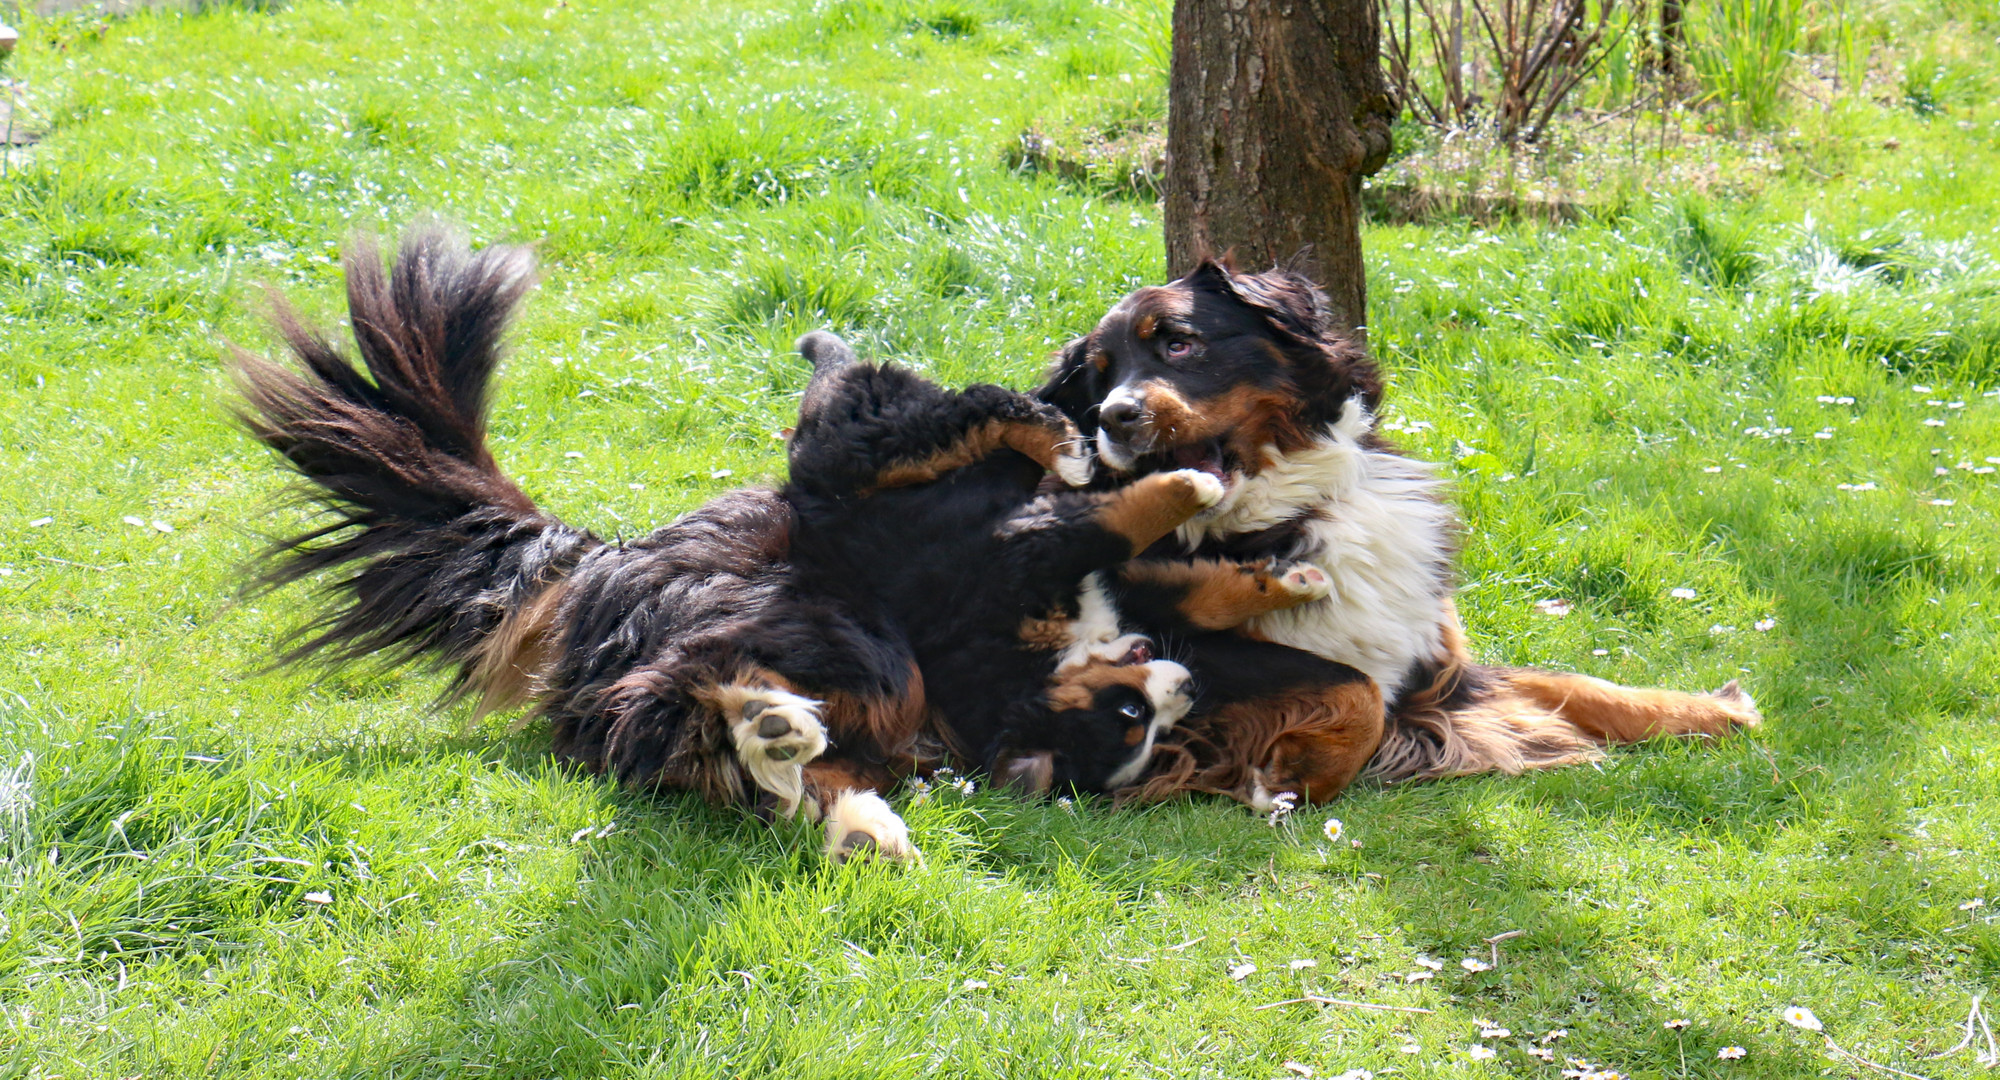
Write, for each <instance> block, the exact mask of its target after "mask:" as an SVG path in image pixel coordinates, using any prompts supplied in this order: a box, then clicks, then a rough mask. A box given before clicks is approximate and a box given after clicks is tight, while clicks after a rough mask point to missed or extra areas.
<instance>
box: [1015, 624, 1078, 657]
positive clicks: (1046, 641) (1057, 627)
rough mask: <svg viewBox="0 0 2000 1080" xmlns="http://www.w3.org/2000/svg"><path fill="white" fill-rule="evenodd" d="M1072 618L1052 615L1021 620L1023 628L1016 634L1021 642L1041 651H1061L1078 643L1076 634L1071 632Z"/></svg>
mask: <svg viewBox="0 0 2000 1080" xmlns="http://www.w3.org/2000/svg"><path fill="white" fill-rule="evenodd" d="M1071 621H1072V620H1069V619H1065V618H1060V617H1052V618H1046V619H1035V618H1028V619H1022V620H1021V629H1020V630H1018V631H1016V634H1017V635H1018V636H1019V637H1020V639H1021V644H1023V645H1026V646H1027V647H1028V648H1030V649H1035V650H1038V651H1041V652H1061V651H1062V650H1064V649H1067V648H1069V647H1070V646H1071V645H1074V644H1076V635H1075V634H1074V633H1073V632H1071V630H1070V624H1071Z"/></svg>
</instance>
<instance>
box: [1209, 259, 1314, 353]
mask: <svg viewBox="0 0 2000 1080" xmlns="http://www.w3.org/2000/svg"><path fill="white" fill-rule="evenodd" d="M1230 284H1231V285H1232V286H1233V287H1234V288H1235V290H1236V298H1237V299H1238V300H1241V301H1243V302H1244V303H1246V304H1248V305H1250V306H1251V307H1254V308H1256V309H1258V310H1259V311H1261V312H1263V313H1264V316H1265V317H1266V318H1268V319H1270V320H1271V323H1272V324H1273V325H1274V326H1276V327H1278V328H1279V329H1280V330H1283V331H1285V332H1286V333H1288V334H1290V335H1292V336H1293V337H1296V338H1299V339H1300V340H1302V341H1310V342H1318V341H1321V340H1323V339H1324V338H1325V337H1326V333H1327V323H1328V316H1327V304H1326V293H1325V292H1323V291H1321V290H1320V287H1319V286H1318V285H1315V284H1313V280H1312V279H1311V278H1309V277H1307V276H1306V275H1304V274H1302V273H1299V272H1298V271H1297V270H1294V269H1292V268H1291V267H1290V266H1288V265H1287V266H1275V267H1272V268H1271V269H1269V270H1266V271H1264V272H1263V273H1261V274H1237V275H1236V276H1234V277H1233V278H1232V279H1231V280H1230Z"/></svg>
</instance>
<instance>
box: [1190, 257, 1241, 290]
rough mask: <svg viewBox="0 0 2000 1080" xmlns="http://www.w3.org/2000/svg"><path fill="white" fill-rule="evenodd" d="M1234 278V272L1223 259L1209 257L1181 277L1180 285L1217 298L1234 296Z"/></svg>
mask: <svg viewBox="0 0 2000 1080" xmlns="http://www.w3.org/2000/svg"><path fill="white" fill-rule="evenodd" d="M1224 258H1225V259H1226V258H1227V256H1225V257H1224ZM1235 276H1236V274H1235V272H1234V271H1233V270H1231V269H1230V268H1229V264H1228V263H1227V262H1226V261H1224V259H1217V258H1214V257H1213V256H1209V257H1205V258H1203V259H1202V260H1201V261H1200V262H1198V263H1196V264H1195V267H1194V269H1193V270H1190V271H1188V272H1187V273H1186V274H1184V275H1182V277H1181V283H1182V284H1184V285H1186V286H1188V287H1189V288H1191V289H1200V290H1201V291H1203V292H1211V293H1214V294H1215V295H1217V296H1235V295H1236V283H1235V281H1234V278H1235Z"/></svg>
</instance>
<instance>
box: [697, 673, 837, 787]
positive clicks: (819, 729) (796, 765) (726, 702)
mask: <svg viewBox="0 0 2000 1080" xmlns="http://www.w3.org/2000/svg"><path fill="white" fill-rule="evenodd" d="M715 700H716V704H717V705H718V706H719V707H720V708H721V709H722V713H723V718H724V719H725V720H726V721H727V722H728V724H729V738H730V741H731V742H732V743H734V744H735V746H736V759H737V761H739V762H741V763H742V765H743V770H744V771H745V772H747V773H749V774H750V779H751V780H752V781H753V782H755V783H756V785H757V786H758V787H760V788H762V789H764V790H765V791H768V792H770V793H771V794H773V795H776V796H777V797H778V801H779V803H780V805H781V810H780V812H781V813H782V814H783V816H785V817H791V816H792V815H793V814H794V813H796V812H797V811H798V807H799V799H800V798H801V796H802V795H803V794H804V791H805V781H804V778H803V769H804V766H805V764H806V762H808V761H811V760H812V759H814V758H816V757H818V756H820V755H821V754H824V753H826V725H824V724H822V723H821V722H820V718H819V707H820V703H819V702H817V701H814V700H812V699H811V698H805V697H800V696H799V695H797V694H794V693H791V692H790V691H786V690H778V689H774V688H771V687H765V686H745V685H734V686H723V687H719V688H717V689H716V691H715Z"/></svg>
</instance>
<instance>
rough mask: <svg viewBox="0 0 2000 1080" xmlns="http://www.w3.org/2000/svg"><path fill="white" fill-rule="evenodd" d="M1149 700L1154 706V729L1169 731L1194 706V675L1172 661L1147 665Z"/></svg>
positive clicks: (1158, 661)
mask: <svg viewBox="0 0 2000 1080" xmlns="http://www.w3.org/2000/svg"><path fill="white" fill-rule="evenodd" d="M1145 667H1146V700H1147V701H1148V702H1150V703H1151V704H1152V706H1153V729H1154V730H1155V731H1165V730H1166V729H1168V728H1170V727H1173V726H1174V725H1175V724H1178V723H1180V722H1181V718H1182V717H1185V716H1186V715H1187V713H1188V709H1189V708H1190V707H1192V706H1193V705H1194V693H1193V691H1194V686H1193V682H1194V675H1193V673H1192V672H1190V671H1188V669H1186V668H1184V667H1182V666H1180V665H1179V664H1176V663H1174V662H1173V661H1172V660H1149V661H1147V662H1146V665H1145Z"/></svg>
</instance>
